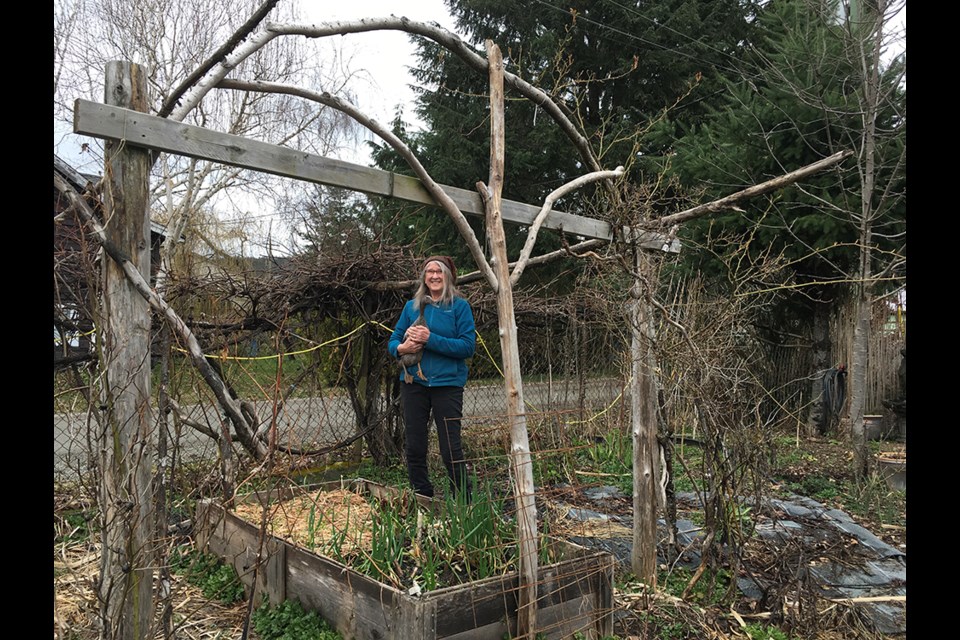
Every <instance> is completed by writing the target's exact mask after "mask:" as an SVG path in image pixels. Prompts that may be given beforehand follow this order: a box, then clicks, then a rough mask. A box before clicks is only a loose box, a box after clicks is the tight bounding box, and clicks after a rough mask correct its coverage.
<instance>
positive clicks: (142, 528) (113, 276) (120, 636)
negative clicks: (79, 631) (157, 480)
mask: <svg viewBox="0 0 960 640" xmlns="http://www.w3.org/2000/svg"><path fill="white" fill-rule="evenodd" d="M104 84H105V86H104V93H105V99H106V100H109V101H111V102H114V103H116V104H122V105H125V106H128V107H132V108H134V109H146V108H147V105H148V104H149V100H148V98H147V79H146V73H145V72H144V71H143V68H142V67H140V66H139V65H135V64H133V63H129V62H117V61H111V62H108V63H107V67H106V78H105V83H104ZM131 113H135V112H133V111H131ZM149 155H150V154H149V153H147V152H146V150H144V149H138V148H136V147H133V146H126V145H123V144H118V143H116V142H115V141H110V142H108V143H107V144H106V145H105V147H104V162H105V165H106V166H105V174H106V175H107V176H108V177H109V180H108V181H107V182H106V184H105V186H104V189H103V204H104V220H105V222H104V224H103V231H104V234H105V239H106V241H107V242H109V243H110V244H111V245H113V246H115V247H117V248H118V250H119V252H121V253H122V254H124V255H125V256H127V262H129V263H130V265H131V266H132V267H133V268H134V269H136V270H138V272H139V275H140V276H141V277H142V278H144V279H146V280H149V279H150V223H149V220H150V207H149V184H150V182H149V178H150V158H149ZM101 282H102V287H103V289H102V290H103V295H102V296H101V303H100V310H99V314H98V321H99V323H100V333H99V334H98V336H97V340H98V342H99V343H100V345H101V348H100V350H99V351H100V359H101V360H100V372H101V374H100V378H99V379H100V402H101V407H102V409H103V416H104V421H103V423H102V425H101V429H100V430H98V433H97V440H98V441H97V451H99V454H100V467H99V468H100V496H99V497H100V500H99V506H100V508H101V510H102V511H103V514H102V515H103V518H102V519H101V522H102V523H103V530H102V532H101V538H102V546H101V555H100V580H99V593H98V596H99V601H100V614H101V619H102V620H104V621H105V622H106V624H105V626H104V628H103V629H102V631H101V637H102V638H107V639H109V640H145V639H146V638H148V637H150V634H151V632H152V630H153V624H152V621H153V619H154V608H153V590H152V589H153V566H154V560H153V556H154V551H153V541H154V531H155V530H154V510H153V488H152V487H151V482H150V479H151V472H152V466H153V462H152V461H153V443H152V437H153V434H152V432H153V421H152V409H151V406H150V307H149V306H148V305H147V302H146V301H145V300H144V299H143V298H142V297H141V296H140V294H139V293H138V292H137V290H136V288H135V287H134V286H133V285H132V284H131V283H130V282H129V281H128V280H127V277H126V274H125V273H124V267H123V265H121V264H120V263H118V262H115V261H113V260H103V261H102V271H101Z"/></svg>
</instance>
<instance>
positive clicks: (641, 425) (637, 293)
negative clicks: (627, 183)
mask: <svg viewBox="0 0 960 640" xmlns="http://www.w3.org/2000/svg"><path fill="white" fill-rule="evenodd" d="M634 251H635V252H636V254H635V265H636V268H637V272H638V277H637V278H636V280H635V282H634V285H633V291H632V292H631V294H632V296H633V298H634V303H633V305H632V309H631V315H632V317H631V318H630V319H629V322H630V328H631V333H632V335H633V338H632V340H631V344H630V359H631V372H632V377H633V388H632V389H631V391H630V410H631V419H632V433H633V550H632V552H631V556H630V561H631V565H632V567H633V573H634V575H636V576H637V578H638V579H639V580H640V581H641V582H643V583H644V584H646V585H647V586H648V588H650V589H653V588H655V587H656V586H657V473H656V469H657V457H658V456H657V451H658V449H657V390H656V381H655V378H654V375H655V371H654V369H655V366H654V362H653V345H652V344H651V341H652V339H653V314H652V311H651V309H650V307H649V303H648V302H647V300H646V294H647V291H645V289H644V287H645V285H644V279H645V278H646V279H647V282H650V280H649V276H651V275H652V274H651V273H650V268H649V264H648V263H649V258H648V257H646V256H645V255H644V253H643V250H642V249H641V248H640V247H639V246H635V247H634Z"/></svg>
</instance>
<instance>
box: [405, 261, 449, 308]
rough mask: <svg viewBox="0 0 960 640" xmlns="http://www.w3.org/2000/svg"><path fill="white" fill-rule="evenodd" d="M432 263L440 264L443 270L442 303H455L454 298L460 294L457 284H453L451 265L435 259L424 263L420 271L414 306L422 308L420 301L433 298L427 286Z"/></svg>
mask: <svg viewBox="0 0 960 640" xmlns="http://www.w3.org/2000/svg"><path fill="white" fill-rule="evenodd" d="M431 264H436V265H439V266H440V270H441V271H443V293H442V294H441V295H440V304H442V305H450V304H452V303H453V299H454V298H456V297H458V296H459V295H460V291H458V290H457V285H455V284H453V274H452V273H450V267H448V266H447V265H445V264H444V263H442V262H440V261H439V260H433V261H431V262H428V263H427V264H425V265H423V270H422V271H421V272H420V284H419V286H417V291H416V293H414V294H413V308H414V309H418V310H419V309H420V303H421V301H422V300H426V299H430V300H432V299H433V298H431V297H430V289H428V288H427V282H426V280H427V267H429V266H430V265H431Z"/></svg>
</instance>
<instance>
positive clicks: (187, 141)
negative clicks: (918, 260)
mask: <svg viewBox="0 0 960 640" xmlns="http://www.w3.org/2000/svg"><path fill="white" fill-rule="evenodd" d="M408 23H409V21H407V22H406V23H404V24H408ZM394 28H397V27H394ZM405 30H406V29H405ZM430 30H431V31H433V30H434V28H433V27H431V29H430ZM461 44H462V43H461ZM487 51H488V57H487V61H485V62H484V66H485V67H486V68H487V70H488V72H489V74H490V86H491V91H490V94H491V98H490V99H491V114H492V117H491V130H492V137H491V169H490V178H489V184H488V185H485V184H483V183H478V185H477V187H478V192H477V193H474V192H470V191H466V190H463V189H457V188H454V187H447V186H442V185H437V184H436V183H435V182H433V180H432V179H431V178H430V177H429V174H428V173H427V172H426V171H425V170H424V169H423V167H422V166H420V165H419V162H418V161H417V160H416V158H413V157H407V160H408V162H410V163H411V165H412V167H413V168H414V170H415V171H416V172H417V173H418V175H419V176H420V179H419V180H418V179H416V178H411V177H406V176H400V175H396V174H394V173H391V172H386V171H380V170H377V169H372V168H367V167H361V166H358V165H353V164H350V163H346V162H342V161H338V160H332V159H329V158H323V157H319V156H312V155H310V154H305V153H302V152H298V151H295V150H292V149H288V148H285V147H279V146H276V145H270V144H266V143H262V142H257V141H253V140H246V139H244V138H241V137H237V136H231V135H227V134H222V133H217V132H213V131H209V130H206V129H202V128H200V127H193V126H189V125H184V124H182V123H179V122H175V121H173V120H169V119H165V118H159V117H154V116H149V115H146V114H144V113H140V112H137V111H134V110H131V109H128V108H123V107H124V106H130V107H134V108H141V109H142V108H143V106H142V105H143V104H145V102H143V101H139V100H137V101H132V100H129V99H128V98H129V97H130V96H136V95H138V93H142V88H137V89H131V87H137V86H139V85H137V84H136V83H134V82H133V79H136V78H137V76H138V75H139V71H138V68H137V67H136V66H135V65H130V64H125V63H124V64H120V63H118V64H117V65H115V67H112V68H114V69H123V70H125V73H126V76H125V77H123V78H117V79H115V80H114V81H113V82H111V81H110V80H109V79H108V86H107V95H108V96H110V95H111V92H113V93H115V94H116V95H118V96H125V97H126V98H125V102H120V103H118V104H119V105H122V106H117V105H113V104H98V103H94V102H89V101H84V100H78V101H77V103H76V105H75V110H74V114H75V116H74V117H75V120H74V131H75V132H76V133H80V134H85V135H91V136H95V137H100V138H104V139H107V140H109V141H113V142H112V143H111V145H115V147H116V148H117V149H120V150H123V153H117V154H113V153H111V152H110V150H111V149H112V147H111V145H108V153H107V167H106V174H107V175H108V176H113V177H115V178H116V177H118V176H119V177H120V178H121V180H120V181H119V182H116V187H115V189H114V193H115V195H116V198H117V206H118V207H122V206H123V205H124V204H125V203H126V201H128V200H129V201H130V202H129V203H127V204H129V205H130V209H129V211H130V212H131V214H132V215H134V217H136V216H141V217H140V219H139V220H133V221H130V222H126V223H124V222H123V221H122V220H121V219H120V218H114V217H113V216H108V219H110V220H111V224H113V225H115V226H114V231H115V232H116V233H119V234H120V235H122V236H124V238H125V239H126V240H127V241H128V242H127V245H126V246H129V247H137V246H139V245H140V243H141V241H140V239H139V235H141V234H139V233H138V232H137V230H138V229H143V228H144V227H147V228H148V224H147V221H148V219H149V212H148V208H147V206H146V203H145V201H143V202H140V201H139V198H141V197H142V194H145V193H146V185H147V178H148V171H149V162H148V160H147V159H148V157H149V152H150V151H153V152H156V151H163V152H168V153H175V154H180V155H184V156H188V157H192V158H197V159H205V160H212V161H216V162H222V163H225V164H230V165H234V166H239V167H244V168H249V169H253V170H257V171H264V172H267V173H272V174H277V175H282V176H287V177H291V178H296V179H300V180H305V181H309V182H314V183H318V184H325V185H332V186H339V187H347V188H350V189H354V190H358V191H362V192H365V193H369V194H374V195H381V196H387V197H394V198H400V199H403V200H407V201H411V202H419V203H424V204H437V205H439V206H441V207H442V208H443V209H444V210H445V211H446V212H447V213H448V214H449V215H450V216H451V218H452V219H453V220H454V222H455V223H456V224H457V226H458V228H459V229H460V230H461V233H462V234H463V235H464V237H465V240H467V242H468V245H469V246H470V248H471V252H472V254H473V255H474V257H475V259H476V261H477V265H478V267H479V268H480V270H481V272H482V273H483V274H484V275H485V276H486V278H487V281H488V283H489V284H490V286H491V287H492V288H493V289H494V291H496V293H497V300H498V310H499V320H500V336H501V347H502V353H503V359H504V371H505V376H506V389H505V391H506V394H507V407H508V411H509V414H510V415H509V419H510V423H511V442H512V446H511V470H512V473H513V480H514V492H515V498H516V502H517V512H518V529H519V532H518V538H519V540H520V574H521V593H520V596H519V602H520V609H521V611H520V615H519V616H518V619H519V621H520V622H519V627H520V629H519V630H520V633H521V635H523V636H526V637H529V638H533V636H534V634H535V629H536V607H535V602H536V598H535V594H536V575H537V535H536V524H535V522H536V511H535V505H534V485H533V475H532V464H531V459H530V451H529V442H528V437H527V429H526V420H525V411H524V405H523V395H522V380H521V375H520V369H519V357H518V353H517V349H516V326H515V320H514V316H513V300H512V286H513V285H514V284H515V283H516V281H517V279H518V278H519V276H520V274H521V273H522V272H523V269H524V267H525V266H526V264H527V263H528V262H529V260H530V257H531V256H530V253H531V251H532V249H533V245H534V243H535V241H536V234H537V232H538V230H539V229H540V228H542V227H544V226H545V227H547V228H559V229H563V230H564V231H566V232H570V233H575V234H577V235H580V236H584V237H588V238H592V240H590V241H587V242H586V243H583V244H590V243H593V244H603V243H606V242H609V241H611V240H612V239H613V237H614V230H613V229H611V227H610V225H609V224H606V223H604V222H601V221H598V220H591V219H588V218H582V217H579V216H574V215H570V214H565V213H562V212H559V211H553V210H552V207H553V203H554V201H555V200H556V199H557V198H559V197H561V196H562V195H564V194H566V193H568V192H570V191H572V190H574V189H576V188H579V187H581V186H583V185H585V184H588V183H589V182H593V181H597V180H610V179H613V178H616V177H618V176H620V175H621V174H622V169H620V168H618V169H617V170H614V171H602V170H598V171H593V172H591V173H590V174H587V175H585V176H582V177H581V178H578V179H576V180H574V181H572V182H570V183H568V184H567V185H564V186H563V187H561V188H560V189H558V190H556V191H555V192H554V193H552V194H550V196H548V198H547V199H546V202H545V204H544V205H543V206H542V207H536V206H533V205H528V204H523V203H518V202H511V201H507V200H502V199H501V197H500V193H501V189H502V184H503V176H504V167H503V149H504V131H505V124H504V120H503V84H504V71H503V62H502V58H501V57H500V52H499V50H498V49H497V47H496V46H495V45H493V44H492V43H491V42H488V43H487ZM109 75H110V74H109V73H108V76H109ZM219 86H223V87H226V88H244V89H254V90H256V89H260V90H274V91H277V90H284V91H286V92H288V93H294V94H298V95H303V96H304V97H308V98H311V99H316V100H320V101H323V102H325V103H327V104H332V105H333V106H335V107H336V108H339V109H342V110H344V111H345V112H347V113H349V114H350V115H353V116H354V117H356V118H357V119H358V120H360V121H361V122H362V123H363V124H365V125H366V126H368V128H371V129H372V130H373V131H374V132H375V133H378V134H379V135H381V137H383V138H384V139H386V140H387V141H388V142H390V143H391V144H394V143H395V142H397V141H396V140H395V138H394V137H393V136H392V134H391V133H390V132H389V131H386V130H384V129H383V128H382V127H380V126H379V125H377V123H375V122H373V121H370V120H369V119H366V118H364V117H363V116H362V114H359V112H356V110H355V109H353V107H352V106H351V105H348V104H347V103H344V102H342V101H340V100H338V99H336V98H333V97H331V96H329V95H326V94H324V95H320V94H313V95H311V94H310V92H306V91H303V90H297V89H295V88H283V87H277V86H275V85H269V84H266V83H238V82H230V81H223V82H221V83H220V85H219ZM208 90H209V87H208ZM108 102H110V101H109V100H108ZM401 144H402V143H401ZM127 153H132V154H133V156H132V157H131V158H130V159H128V158H127V157H126V155H125V154H127ZM411 155H412V154H411ZM846 155H849V154H836V155H835V156H831V157H830V158H827V159H825V160H823V161H821V162H818V163H815V164H813V165H809V166H808V167H804V168H803V169H801V170H798V171H795V172H793V173H791V174H787V175H785V176H782V177H781V178H778V179H776V180H772V181H769V182H766V183H763V184H762V185H757V186H755V187H751V188H749V189H746V190H744V191H741V192H739V193H737V194H733V195H732V196H728V197H726V198H723V199H721V200H719V201H716V202H713V203H709V204H707V205H702V206H700V207H696V208H694V209H691V210H689V211H685V212H681V213H678V214H674V215H672V216H667V217H665V218H662V219H660V220H658V221H656V224H657V225H658V228H660V229H666V228H674V227H675V226H676V225H678V224H680V223H682V222H684V221H686V220H689V219H693V218H696V217H699V216H703V215H708V214H710V213H713V212H716V211H721V210H724V209H728V208H731V207H733V206H735V205H736V203H738V202H740V201H742V200H744V199H747V198H750V197H754V196H757V195H761V194H763V193H767V192H769V191H773V190H775V189H778V188H780V187H782V186H784V185H786V184H789V183H791V182H794V181H796V180H799V179H801V178H802V177H804V176H806V175H809V174H812V173H814V172H816V171H819V170H821V169H822V168H824V167H826V166H829V165H830V164H833V163H835V162H837V161H839V160H840V159H842V157H846ZM131 163H132V164H131ZM110 206H112V205H111V203H110V201H109V200H108V207H110ZM118 210H119V209H118ZM108 213H109V212H108ZM464 213H465V214H471V215H484V216H485V218H486V221H487V229H488V234H489V235H490V237H491V238H492V242H491V245H492V246H491V250H492V253H493V256H492V260H491V262H490V263H488V262H487V260H486V258H485V256H484V255H483V251H482V249H481V248H480V246H479V243H478V242H477V240H476V238H475V237H474V236H473V233H472V231H471V230H470V228H469V225H467V224H466V223H465V221H464V219H463V214H464ZM504 219H506V220H510V221H514V222H520V223H523V224H527V225H530V233H529V235H528V240H527V243H526V245H525V246H524V249H523V251H522V252H521V256H520V259H519V260H518V261H517V263H516V265H515V266H514V270H513V273H512V274H511V272H510V270H509V263H508V258H507V255H506V248H505V241H504V234H503V226H502V221H503V220H504ZM118 221H119V222H118ZM125 224H126V225H129V227H125V226H124V225H125ZM101 231H102V230H101ZM624 231H625V232H624V233H623V237H624V238H626V239H627V240H628V241H629V242H630V243H631V246H632V249H633V251H634V253H635V256H634V259H635V262H636V265H637V267H638V269H637V273H638V278H637V281H636V283H635V285H634V287H633V291H632V293H633V296H634V298H635V304H634V305H633V307H632V309H631V316H632V317H631V319H630V324H631V326H632V327H633V341H632V350H631V359H632V372H633V387H632V392H631V408H632V434H633V442H634V552H633V565H634V571H635V573H636V574H637V575H638V576H639V577H641V579H643V580H645V581H646V582H647V583H648V584H650V585H651V586H653V585H654V584H655V575H656V573H655V572H656V505H657V500H656V481H655V479H656V478H657V473H656V467H657V456H656V452H657V443H656V435H657V420H656V414H657V406H656V383H655V378H654V371H655V366H654V364H655V363H654V361H653V355H652V350H651V348H650V338H651V337H652V334H651V331H652V329H651V327H652V323H651V315H652V314H651V308H650V306H649V305H648V304H647V303H646V302H645V300H647V299H648V297H649V292H648V291H645V290H644V286H645V285H644V284H643V279H642V278H640V277H639V276H640V274H642V273H643V271H644V259H643V254H642V250H644V249H652V250H670V251H676V250H678V244H677V243H676V241H675V240H673V239H672V238H670V237H669V236H666V235H664V234H661V233H658V232H657V231H650V230H647V231H645V230H641V229H627V230H624ZM101 240H102V242H103V243H104V246H105V248H106V249H107V253H108V254H109V255H110V256H111V257H112V258H113V259H114V261H115V262H116V264H117V265H118V267H119V272H122V273H123V277H125V278H126V279H127V281H128V284H127V286H126V287H125V289H123V291H124V292H123V293H117V294H115V295H117V296H118V299H120V298H119V296H127V297H129V296H131V295H133V294H134V292H135V294H136V295H139V296H141V297H142V298H144V299H146V300H147V301H148V302H149V303H150V304H151V305H152V306H153V307H155V308H156V309H158V310H159V311H161V312H162V313H164V314H165V315H166V317H167V318H168V319H169V320H170V321H171V322H172V323H173V324H174V326H175V327H176V328H177V330H178V331H179V332H180V333H181V334H182V335H185V336H187V337H188V344H189V346H190V352H191V357H192V359H193V361H194V363H195V364H196V365H197V366H198V367H199V368H200V369H201V372H202V373H203V375H204V377H205V378H206V379H207V381H208V383H209V384H210V385H211V387H212V388H213V390H214V392H215V393H216V395H217V397H218V399H219V400H220V401H221V404H222V405H223V406H224V409H225V411H226V413H227V415H228V416H229V417H230V418H231V419H232V420H233V421H234V422H235V423H236V424H242V423H243V422H244V420H245V419H244V417H243V415H242V413H241V412H240V411H239V407H238V406H237V403H236V402H235V401H233V400H232V399H231V398H230V397H229V395H228V394H226V393H225V389H224V387H223V383H222V381H220V380H219V378H218V377H217V376H216V374H215V373H213V372H211V371H210V369H209V365H207V364H206V361H205V360H204V358H203V355H202V353H201V352H200V349H199V345H198V344H197V343H196V340H195V339H193V340H192V342H191V339H192V335H191V334H190V333H189V330H188V329H187V328H186V326H185V325H184V324H183V323H182V321H181V320H180V319H179V318H178V317H177V316H176V314H175V313H174V312H173V311H172V310H171V309H170V308H169V306H167V305H166V303H165V302H164V301H163V300H162V299H160V298H159V297H158V296H157V295H156V294H155V293H154V292H152V291H151V290H150V288H149V286H145V285H144V281H143V277H142V272H144V271H145V270H146V272H148V270H149V256H147V257H146V259H145V260H144V258H143V257H142V256H139V255H137V256H136V257H134V258H133V259H131V256H134V255H135V254H134V253H132V252H130V251H128V250H127V249H126V248H124V246H117V245H116V243H114V242H113V241H112V240H111V239H110V238H109V237H108V236H107V234H106V233H102V234H101ZM144 261H145V264H144ZM138 271H139V272H140V274H139V275H138ZM135 308H136V307H135V306H134V305H133V303H131V304H130V309H135ZM122 315H123V314H121V316H122ZM144 318H146V326H147V328H149V314H148V313H147V312H146V310H145V308H144V309H143V310H141V311H138V312H135V313H133V314H132V315H131V316H130V317H128V318H122V320H125V321H127V322H129V323H130V325H131V326H135V327H137V328H138V330H139V331H142V330H143V325H144ZM119 321H121V318H118V322H119ZM118 331H121V332H122V329H119V330H118ZM108 344H109V343H108ZM131 348H132V349H133V351H132V352H130V354H129V355H128V356H127V359H128V360H129V361H130V362H131V363H133V366H134V367H136V357H137V354H138V353H139V352H138V350H137V349H136V348H135V347H131ZM144 353H146V354H147V355H148V354H149V343H147V348H146V350H145V351H144ZM141 357H142V356H141ZM107 358H108V361H111V354H109V353H108V355H107ZM135 386H136V388H137V389H138V392H139V395H138V397H139V398H140V399H141V400H140V401H138V402H136V403H134V405H132V406H130V407H120V406H117V407H116V408H115V412H116V413H115V414H114V415H113V423H115V424H117V425H121V426H119V427H118V429H120V430H121V431H123V430H124V429H131V428H132V431H130V432H129V433H128V434H127V435H131V434H134V435H137V437H136V438H135V441H136V443H137V446H138V447H139V450H140V451H141V452H142V451H144V450H146V449H149V447H148V446H147V445H148V444H149V441H148V439H147V438H145V437H144V436H145V435H146V434H148V433H149V428H148V424H147V422H148V418H149V415H150V413H149V379H147V380H145V381H143V382H138V383H137V384H136V385H135ZM144 398H145V404H144ZM145 406H146V407H147V408H146V409H144V407H145ZM133 418H136V420H133ZM128 424H129V425H133V426H132V427H125V426H123V425H128ZM118 455H119V456H120V457H119V458H118V460H120V459H122V460H124V461H126V463H130V461H131V459H132V458H131V456H130V453H129V450H128V451H126V452H120V453H119V454H118ZM148 459H149V458H148ZM128 471H130V472H134V471H135V469H128ZM147 502H149V500H147ZM144 508H147V507H144ZM142 520H149V518H146V517H143V518H142ZM138 521H140V520H138ZM125 531H126V530H125ZM143 543H144V544H143V548H144V549H146V542H145V538H144V540H143ZM145 559H146V557H144V558H142V559H141V560H145ZM138 566H149V565H148V563H145V565H138ZM146 577H148V576H142V577H141V579H143V578H146ZM146 582H147V584H149V580H146ZM139 584H140V588H141V590H142V583H139ZM145 595H146V593H144V594H142V596H145ZM142 596H141V597H138V598H136V600H137V601H138V602H141V603H142V602H143V597H142ZM146 599H147V600H149V598H146ZM134 617H137V616H134Z"/></svg>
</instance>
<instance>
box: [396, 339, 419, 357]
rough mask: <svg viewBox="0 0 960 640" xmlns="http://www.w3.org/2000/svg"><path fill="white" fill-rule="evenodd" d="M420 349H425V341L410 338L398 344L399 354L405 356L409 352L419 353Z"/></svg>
mask: <svg viewBox="0 0 960 640" xmlns="http://www.w3.org/2000/svg"><path fill="white" fill-rule="evenodd" d="M418 351H423V343H422V342H417V341H416V340H411V339H410V338H407V339H406V340H404V341H403V342H401V343H400V344H399V345H397V355H401V356H405V355H407V354H408V353H417V352H418Z"/></svg>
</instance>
